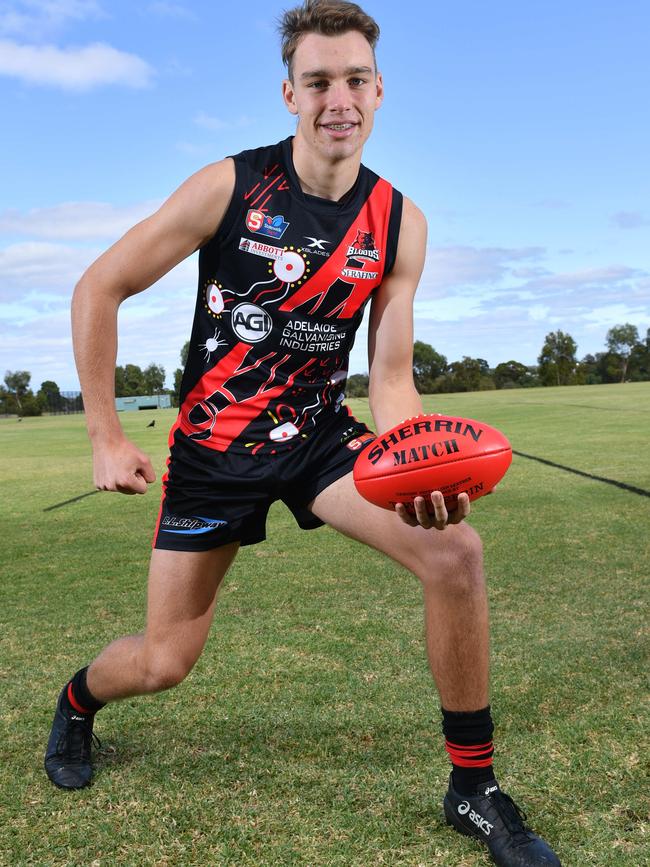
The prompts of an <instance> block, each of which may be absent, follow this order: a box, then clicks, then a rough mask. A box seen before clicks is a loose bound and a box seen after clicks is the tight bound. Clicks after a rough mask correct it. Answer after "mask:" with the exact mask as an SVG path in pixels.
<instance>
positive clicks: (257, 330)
mask: <svg viewBox="0 0 650 867" xmlns="http://www.w3.org/2000/svg"><path fill="white" fill-rule="evenodd" d="M232 327H233V330H234V332H235V334H236V335H237V337H239V338H241V339H242V340H243V341H245V342H246V343H259V341H260V340H264V338H265V337H268V335H269V334H270V333H271V317H270V316H269V314H268V313H267V312H266V310H262V308H261V307H258V306H257V304H239V305H238V306H237V307H235V309H234V310H233V311H232Z"/></svg>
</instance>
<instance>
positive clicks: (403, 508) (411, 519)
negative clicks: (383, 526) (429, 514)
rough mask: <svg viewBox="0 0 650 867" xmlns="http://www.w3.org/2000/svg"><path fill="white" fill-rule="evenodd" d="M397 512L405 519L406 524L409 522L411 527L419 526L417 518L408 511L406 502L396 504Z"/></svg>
mask: <svg viewBox="0 0 650 867" xmlns="http://www.w3.org/2000/svg"><path fill="white" fill-rule="evenodd" d="M395 512H396V514H397V515H398V516H399V517H400V518H401V520H402V521H404V523H405V524H408V525H409V527H417V525H418V522H417V520H416V519H415V518H414V517H413V515H411V513H410V512H409V511H408V509H407V508H406V506H405V505H404V503H396V504H395Z"/></svg>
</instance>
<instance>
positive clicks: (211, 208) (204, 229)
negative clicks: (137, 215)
mask: <svg viewBox="0 0 650 867" xmlns="http://www.w3.org/2000/svg"><path fill="white" fill-rule="evenodd" d="M234 189H235V163H234V161H233V160H232V159H230V158H226V159H223V160H219V161H218V162H214V163H210V164H209V165H207V166H204V167H203V168H202V169H199V171H197V172H195V173H194V174H193V175H191V176H190V177H189V178H188V179H187V180H186V181H184V182H183V183H182V184H181V185H180V187H178V189H177V190H175V192H173V193H172V195H171V196H170V197H169V198H168V199H167V201H166V202H165V203H164V204H163V205H162V207H161V212H166V216H167V217H168V218H171V219H172V220H174V221H176V220H182V221H183V222H185V224H186V227H187V229H189V230H190V231H191V232H192V234H193V235H194V236H195V238H196V241H197V244H198V245H199V246H200V244H202V243H204V242H205V241H206V240H207V239H208V238H210V237H211V236H212V235H213V234H214V233H215V232H216V230H217V229H218V227H219V225H220V224H221V221H222V220H223V218H224V215H225V213H226V210H227V209H228V205H229V204H230V200H231V199H232V195H233V192H234Z"/></svg>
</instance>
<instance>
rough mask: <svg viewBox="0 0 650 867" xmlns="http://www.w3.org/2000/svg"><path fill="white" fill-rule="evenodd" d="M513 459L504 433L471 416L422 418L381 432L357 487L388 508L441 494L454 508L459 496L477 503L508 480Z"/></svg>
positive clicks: (361, 463)
mask: <svg viewBox="0 0 650 867" xmlns="http://www.w3.org/2000/svg"><path fill="white" fill-rule="evenodd" d="M511 461H512V449H511V447H510V443H509V442H508V440H507V439H506V438H505V437H504V435H503V434H502V433H501V432H500V431H498V430H496V429H495V428H493V427H490V426H489V425H487V424H483V422H480V421H475V420H474V419H471V418H456V417H454V416H448V415H438V414H435V415H419V416H416V417H415V418H409V419H406V421H403V422H402V423H401V424H398V425H395V427H393V428H391V429H390V430H388V431H386V433H384V434H380V435H379V436H378V437H377V439H376V440H374V441H373V442H372V443H371V444H370V445H369V446H367V447H366V448H365V449H364V451H363V452H361V454H360V455H359V457H358V458H357V461H356V463H355V465H354V473H353V478H354V483H355V485H356V487H357V490H358V491H359V493H360V494H361V496H362V497H364V498H365V499H366V500H369V501H370V502H371V503H374V504H375V505H376V506H381V507H382V508H384V509H394V508H395V503H405V504H406V505H407V507H408V508H409V511H412V510H413V505H412V504H413V499H414V497H425V498H426V499H427V501H429V495H430V494H431V492H432V491H441V492H442V493H443V495H444V497H445V502H446V503H447V505H448V506H451V507H452V508H453V507H454V506H455V504H456V501H457V498H458V494H460V493H466V494H468V495H469V498H470V500H476V499H478V497H482V496H483V494H487V493H489V492H490V491H491V490H492V488H493V487H494V486H495V485H496V484H497V482H499V481H500V479H502V478H503V476H504V475H505V473H506V470H507V469H508V467H509V466H510V462H511Z"/></svg>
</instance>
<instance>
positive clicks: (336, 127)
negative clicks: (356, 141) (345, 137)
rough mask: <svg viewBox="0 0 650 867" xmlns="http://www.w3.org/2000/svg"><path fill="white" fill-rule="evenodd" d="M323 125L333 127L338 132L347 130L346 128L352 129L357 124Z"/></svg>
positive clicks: (328, 127) (326, 127)
mask: <svg viewBox="0 0 650 867" xmlns="http://www.w3.org/2000/svg"><path fill="white" fill-rule="evenodd" d="M321 126H324V127H325V129H333V130H335V131H336V132H345V130H348V129H352V127H353V126H356V124H354V123H323V124H321Z"/></svg>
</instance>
